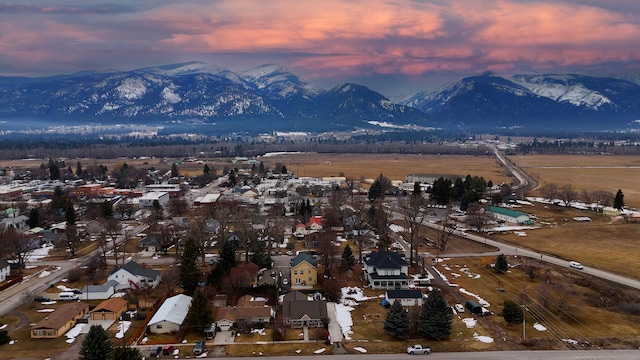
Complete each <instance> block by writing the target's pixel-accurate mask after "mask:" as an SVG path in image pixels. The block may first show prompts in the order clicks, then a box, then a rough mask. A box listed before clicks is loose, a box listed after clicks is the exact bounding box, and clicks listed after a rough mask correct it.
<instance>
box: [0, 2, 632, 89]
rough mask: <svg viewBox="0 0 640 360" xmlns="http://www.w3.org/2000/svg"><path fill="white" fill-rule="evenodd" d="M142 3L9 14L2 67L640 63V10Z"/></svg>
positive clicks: (420, 68) (318, 71) (462, 67)
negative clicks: (220, 58)
mask: <svg viewBox="0 0 640 360" xmlns="http://www.w3.org/2000/svg"><path fill="white" fill-rule="evenodd" d="M25 2H27V3H28V2H29V1H28V0H25ZM59 2H60V3H64V2H70V0H61V1H59ZM590 3H591V4H596V3H597V2H596V1H591V2H590ZM137 4H143V5H147V6H149V9H148V10H145V11H139V12H133V11H122V12H112V13H108V14H105V13H99V12H96V13H91V14H88V15H86V16H77V15H74V14H75V13H77V12H78V11H79V10H78V9H76V8H73V9H70V10H68V11H67V13H65V9H66V8H65V7H64V6H61V5H56V6H53V7H50V8H48V9H47V8H44V10H42V11H40V12H37V13H36V12H35V11H34V12H33V13H29V12H26V11H23V12H15V13H11V14H4V15H3V14H2V13H1V12H0V34H1V35H0V50H1V51H0V62H2V63H11V64H16V65H15V66H16V67H18V66H20V65H21V64H22V65H24V68H25V69H27V68H28V66H27V64H29V66H37V63H38V62H47V61H49V62H59V63H65V64H66V65H67V66H74V65H75V66H82V68H78V69H76V70H83V69H86V68H92V67H91V64H94V63H108V61H109V60H110V59H105V58H104V55H103V54H102V52H111V53H112V55H113V59H111V61H115V60H114V59H117V60H118V61H120V62H121V63H122V64H129V66H130V67H135V66H138V64H140V65H143V66H144V65H145V64H144V63H145V62H148V61H149V59H150V58H152V57H151V56H153V59H154V60H155V63H163V62H165V63H166V62H169V61H172V60H170V59H175V58H178V57H180V58H189V57H190V56H193V57H196V56H200V55H202V54H247V55H246V56H247V57H250V58H252V59H254V60H253V61H255V65H258V64H261V63H262V60H261V59H263V58H266V57H269V56H271V55H273V54H277V55H278V56H279V58H281V59H285V61H288V62H289V63H285V64H284V65H288V66H290V67H293V68H296V69H298V70H302V71H304V72H306V73H307V74H310V75H312V76H318V77H322V76H325V75H327V73H330V74H333V75H336V76H340V75H358V74H372V73H377V74H394V73H401V74H411V75H414V74H424V73H433V72H442V71H454V72H479V71H483V70H486V69H493V70H499V71H508V70H517V67H520V66H524V67H526V68H527V69H553V68H554V67H557V66H561V67H562V66H573V65H583V66H591V65H598V64H600V63H606V62H612V61H614V62H634V61H636V62H637V61H638V60H640V51H638V50H636V49H640V21H639V20H640V6H635V7H633V6H631V5H626V6H627V8H626V9H625V11H624V12H622V11H615V10H614V8H615V7H614V6H613V5H612V6H611V9H607V8H604V7H597V6H595V5H585V2H577V1H576V2H570V1H555V2H541V1H522V0H519V1H517V0H498V1H495V0H474V1H465V2H460V1H438V0H434V1H415V0H396V1H383V0H369V1H364V0H351V1H342V0H324V1H298V0H271V1H260V0H219V1H210V2H190V1H180V2H175V3H169V4H166V5H162V6H157V7H153V6H156V5H154V3H153V2H151V1H147V0H140V2H139V3H137ZM27 5H28V4H25V6H27ZM72 5H73V3H72ZM45 10H46V11H45ZM80 10H82V9H80ZM47 11H48V12H47ZM141 57H142V58H141ZM164 59H167V60H164ZM287 59H289V60H287ZM147 65H148V64H147ZM220 65H223V66H229V67H233V65H234V64H233V63H230V64H220ZM323 74H324V75H323Z"/></svg>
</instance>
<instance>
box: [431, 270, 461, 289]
mask: <svg viewBox="0 0 640 360" xmlns="http://www.w3.org/2000/svg"><path fill="white" fill-rule="evenodd" d="M431 268H432V269H433V271H435V272H436V274H438V276H440V278H441V279H442V281H444V282H446V283H447V285H449V286H451V287H455V286H459V285H458V284H452V283H450V282H449V279H447V276H446V275H444V274H443V273H441V272H440V270H438V269H436V267H435V266H432V267H431Z"/></svg>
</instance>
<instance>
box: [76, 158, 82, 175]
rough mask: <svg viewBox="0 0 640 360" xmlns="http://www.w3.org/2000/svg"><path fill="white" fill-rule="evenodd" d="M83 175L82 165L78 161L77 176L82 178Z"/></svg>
mask: <svg viewBox="0 0 640 360" xmlns="http://www.w3.org/2000/svg"><path fill="white" fill-rule="evenodd" d="M81 175H82V165H81V164H80V161H78V163H77V164H76V176H77V177H80V176H81Z"/></svg>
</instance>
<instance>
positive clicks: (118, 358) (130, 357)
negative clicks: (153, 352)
mask: <svg viewBox="0 0 640 360" xmlns="http://www.w3.org/2000/svg"><path fill="white" fill-rule="evenodd" d="M111 359H113V360H142V359H144V357H143V356H142V353H140V350H138V349H136V348H132V347H128V346H127V347H117V348H115V349H114V350H113V354H111Z"/></svg>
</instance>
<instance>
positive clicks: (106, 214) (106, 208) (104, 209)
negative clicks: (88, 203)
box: [100, 201, 113, 219]
mask: <svg viewBox="0 0 640 360" xmlns="http://www.w3.org/2000/svg"><path fill="white" fill-rule="evenodd" d="M100 213H101V215H102V217H103V218H105V219H110V218H112V217H113V206H112V205H111V203H110V202H109V201H103V202H102V204H100Z"/></svg>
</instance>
